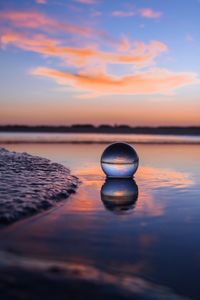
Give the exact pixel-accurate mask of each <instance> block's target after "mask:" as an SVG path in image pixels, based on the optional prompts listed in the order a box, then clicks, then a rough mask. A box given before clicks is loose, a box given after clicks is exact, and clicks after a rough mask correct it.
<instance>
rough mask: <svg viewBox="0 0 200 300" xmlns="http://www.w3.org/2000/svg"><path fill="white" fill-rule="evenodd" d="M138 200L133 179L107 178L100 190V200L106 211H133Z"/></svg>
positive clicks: (136, 187)
mask: <svg viewBox="0 0 200 300" xmlns="http://www.w3.org/2000/svg"><path fill="white" fill-rule="evenodd" d="M137 198H138V186H137V184H136V183H135V181H134V180H133V179H130V178H129V179H127V178H123V179H119V178H107V179H106V181H105V183H104V184H103V185H102V188H101V200H102V202H103V204H104V206H105V208H106V209H108V210H112V211H124V210H129V209H133V208H134V206H135V203H136V201H137Z"/></svg>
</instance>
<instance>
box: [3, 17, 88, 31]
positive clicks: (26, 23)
mask: <svg viewBox="0 0 200 300" xmlns="http://www.w3.org/2000/svg"><path fill="white" fill-rule="evenodd" d="M0 20H1V22H2V21H6V22H9V23H10V24H11V25H12V26H14V27H20V28H22V29H27V28H29V29H39V30H43V31H56V30H60V31H62V32H66V33H71V34H79V35H83V36H89V35H91V33H92V30H91V29H90V28H85V27H83V26H78V25H74V24H70V23H66V22H65V23H62V22H59V21H57V20H53V19H52V18H49V17H48V16H47V15H45V14H42V13H39V12H36V11H35V12H34V11H2V12H0Z"/></svg>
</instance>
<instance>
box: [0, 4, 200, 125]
mask: <svg viewBox="0 0 200 300" xmlns="http://www.w3.org/2000/svg"><path fill="white" fill-rule="evenodd" d="M199 15H200V1H198V0H191V1H188V0H182V1H178V0H176V1H174V0H163V1H160V0H159V1H158V0H137V1H136V0H135V1H127V0H123V1H122V0H113V1H111V0H110V1H109V0H107V1H106V0H71V1H66V0H37V1H36V0H29V1H21V0H20V1H19V0H18V1H14V0H8V1H5V2H1V4H0V22H1V29H0V35H1V50H0V64H1V68H0V78H1V86H0V91H1V98H0V105H1V110H0V123H1V124H22V123H23V124H72V123H93V124H100V123H110V124H116V123H117V124H121V123H126V124H130V125H183V126H184V125H200V99H199V92H200V81H199V78H200V59H199V53H200V39H199V29H200V18H199Z"/></svg>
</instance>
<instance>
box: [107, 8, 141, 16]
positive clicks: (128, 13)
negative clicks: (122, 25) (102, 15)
mask: <svg viewBox="0 0 200 300" xmlns="http://www.w3.org/2000/svg"><path fill="white" fill-rule="evenodd" d="M111 14H112V16H114V17H132V16H135V15H136V13H135V12H133V11H121V10H115V11H113V12H112V13H111Z"/></svg>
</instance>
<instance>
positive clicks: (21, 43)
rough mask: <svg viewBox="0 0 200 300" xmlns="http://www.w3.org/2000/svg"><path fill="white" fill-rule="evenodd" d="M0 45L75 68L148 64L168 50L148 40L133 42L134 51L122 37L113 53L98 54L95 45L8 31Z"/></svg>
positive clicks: (160, 44) (99, 51)
mask: <svg viewBox="0 0 200 300" xmlns="http://www.w3.org/2000/svg"><path fill="white" fill-rule="evenodd" d="M1 43H2V45H3V46H6V45H8V44H12V45H15V46H16V47H18V48H20V49H23V50H28V51H33V52H37V53H40V54H42V55H48V56H58V57H60V58H62V59H67V58H68V60H66V62H67V64H71V65H75V66H76V67H79V66H83V65H86V64H87V63H90V62H91V61H92V62H93V63H94V61H96V62H98V63H115V64H136V65H140V64H141V65H144V64H145V65H147V64H149V63H152V61H153V60H154V59H155V57H157V56H158V55H159V54H161V53H162V52H165V51H167V46H166V45H165V44H164V43H161V42H159V41H151V42H150V43H149V44H144V43H142V42H140V41H137V42H135V43H134V48H131V43H130V41H129V40H128V39H127V38H126V37H123V38H122V39H121V41H120V42H119V44H118V50H119V51H116V52H111V51H110V52H109V51H101V50H99V49H97V48H96V47H95V46H88V47H82V48H81V47H79V48H77V47H65V46H62V45H61V42H60V41H58V40H56V39H52V38H48V37H46V36H45V35H42V34H35V35H32V36H31V37H29V36H28V35H27V34H20V33H17V32H7V33H4V34H2V36H1Z"/></svg>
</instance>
